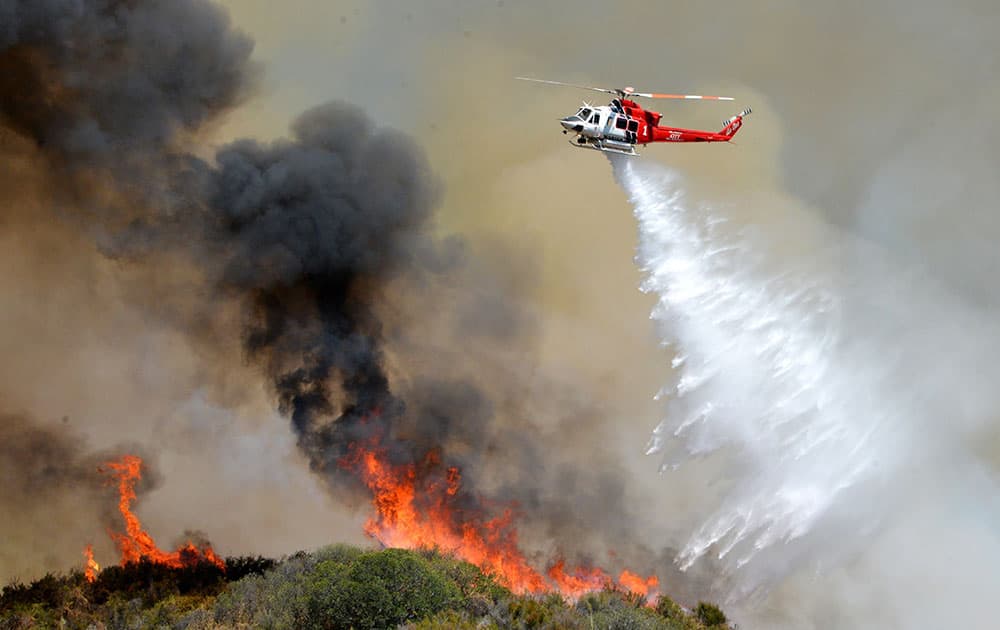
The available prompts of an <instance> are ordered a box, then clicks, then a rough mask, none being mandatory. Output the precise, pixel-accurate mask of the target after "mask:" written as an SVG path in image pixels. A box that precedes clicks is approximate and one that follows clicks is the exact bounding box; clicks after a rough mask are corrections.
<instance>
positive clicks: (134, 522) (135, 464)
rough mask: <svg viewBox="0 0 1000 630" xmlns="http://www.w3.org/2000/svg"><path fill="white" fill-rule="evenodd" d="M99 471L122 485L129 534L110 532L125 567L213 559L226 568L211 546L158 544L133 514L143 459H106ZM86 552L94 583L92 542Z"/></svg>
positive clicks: (120, 500)
mask: <svg viewBox="0 0 1000 630" xmlns="http://www.w3.org/2000/svg"><path fill="white" fill-rule="evenodd" d="M99 470H100V471H101V472H102V473H107V474H109V475H111V477H112V479H113V481H116V482H117V484H118V511H119V512H121V515H122V518H123V519H124V520H125V533H124V534H122V533H117V532H110V535H111V538H112V539H113V540H114V541H115V544H116V545H117V546H118V550H119V551H120V552H121V564H122V566H124V565H126V564H128V563H129V562H139V561H140V560H148V561H150V562H154V563H156V564H162V565H166V566H168V567H172V568H175V569H179V568H181V567H189V566H194V565H197V564H198V563H200V562H210V563H212V564H214V565H215V566H217V567H219V568H220V569H225V567H226V563H225V562H224V561H223V560H222V558H220V557H219V556H218V555H216V553H215V551H214V550H213V549H212V547H211V546H210V545H204V546H202V547H200V548H199V547H198V546H196V545H195V544H194V543H193V542H192V541H190V540H189V541H187V542H186V543H184V544H183V545H181V546H180V547H178V548H177V549H176V550H174V551H171V552H167V551H162V550H161V549H160V548H159V547H157V546H156V543H155V542H154V541H153V537H152V536H150V535H149V533H148V532H146V531H145V530H144V529H143V528H142V523H140V522H139V517H138V516H136V515H135V514H134V513H132V502H133V501H135V498H136V495H135V484H136V482H137V481H139V480H140V479H141V478H142V459H141V458H139V457H136V456H135V455H125V456H123V457H122V458H121V459H119V460H117V461H110V462H105V463H104V464H103V465H102V466H101V468H99ZM84 555H85V556H86V558H87V566H86V569H85V575H86V577H87V579H88V580H89V581H91V582H92V581H94V580H95V579H96V578H97V572H98V571H100V566H99V565H98V564H97V562H95V561H94V556H93V550H92V549H91V546H90V545H87V547H86V549H85V550H84Z"/></svg>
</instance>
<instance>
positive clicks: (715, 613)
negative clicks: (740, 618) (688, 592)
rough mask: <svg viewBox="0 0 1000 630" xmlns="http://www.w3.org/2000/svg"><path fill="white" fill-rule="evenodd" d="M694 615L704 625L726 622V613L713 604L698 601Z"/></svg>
mask: <svg viewBox="0 0 1000 630" xmlns="http://www.w3.org/2000/svg"><path fill="white" fill-rule="evenodd" d="M694 616H695V617H697V618H698V621H700V622H702V623H703V624H705V625H706V626H721V625H725V623H726V615H725V614H724V613H723V612H722V611H721V610H720V609H719V607H718V606H716V605H715V604H710V603H708V602H698V606H697V608H695V609H694Z"/></svg>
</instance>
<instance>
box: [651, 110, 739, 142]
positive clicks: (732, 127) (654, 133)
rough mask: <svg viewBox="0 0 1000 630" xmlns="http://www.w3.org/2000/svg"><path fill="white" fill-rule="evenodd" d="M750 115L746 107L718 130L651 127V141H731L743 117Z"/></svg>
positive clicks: (725, 121) (724, 122)
mask: <svg viewBox="0 0 1000 630" xmlns="http://www.w3.org/2000/svg"><path fill="white" fill-rule="evenodd" d="M749 115H750V108H749V107H748V108H746V109H744V110H743V111H742V112H740V113H739V114H736V115H735V116H733V117H732V118H729V119H727V120H724V121H723V122H722V124H723V125H724V126H723V127H722V129H721V130H720V131H718V132H713V131H702V130H699V129H680V128H678V127H651V128H650V132H651V134H650V140H649V141H650V142H729V141H730V140H732V139H733V136H735V135H736V132H737V131H739V130H740V127H742V126H743V118H744V117H746V116H749Z"/></svg>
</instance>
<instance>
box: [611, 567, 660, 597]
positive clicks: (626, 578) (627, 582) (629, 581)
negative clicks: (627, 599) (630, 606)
mask: <svg viewBox="0 0 1000 630" xmlns="http://www.w3.org/2000/svg"><path fill="white" fill-rule="evenodd" d="M618 583H619V584H621V585H622V586H623V587H624V588H626V589H628V590H629V591H632V592H633V593H638V594H639V595H642V596H643V597H648V598H649V601H653V600H654V599H656V596H657V595H658V594H659V588H660V580H659V578H657V577H656V576H655V575H651V576H649V577H647V578H643V577H642V576H641V575H636V574H635V573H632V572H631V571H629V570H628V569H625V570H624V571H622V574H621V575H620V576H618Z"/></svg>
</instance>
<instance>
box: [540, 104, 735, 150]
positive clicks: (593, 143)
mask: <svg viewBox="0 0 1000 630" xmlns="http://www.w3.org/2000/svg"><path fill="white" fill-rule="evenodd" d="M749 113H750V110H749V109H747V110H744V111H743V112H740V113H739V114H737V115H736V116H733V117H732V118H730V119H728V120H726V121H724V123H723V124H724V125H725V127H723V128H722V130H721V131H718V132H712V131H703V130H699V129H682V128H680V127H661V126H660V119H661V118H662V115H661V114H660V113H659V112H654V111H651V110H647V109H643V108H642V107H641V106H640V105H639V104H637V103H636V102H635V101H631V100H629V99H624V98H623V99H615V100H613V101H611V103H610V104H608V105H601V106H593V105H590V104H588V103H584V105H583V107H581V108H580V109H579V110H577V112H576V113H575V114H573V115H571V116H567V117H565V118H562V119H561V120H560V121H559V123H560V124H561V125H562V127H563V133H570V132H572V133H574V134H576V136H575V138H574V140H573V141H572V143H573V145H574V146H578V147H582V148H589V149H597V150H601V151H611V152H614V153H624V154H627V155H638V154H637V153H636V151H635V145H637V144H641V145H647V144H649V143H650V142H729V141H730V140H732V138H733V136H734V135H735V134H736V131H737V130H739V128H740V126H741V125H742V124H743V116H746V115H747V114H749Z"/></svg>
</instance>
